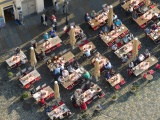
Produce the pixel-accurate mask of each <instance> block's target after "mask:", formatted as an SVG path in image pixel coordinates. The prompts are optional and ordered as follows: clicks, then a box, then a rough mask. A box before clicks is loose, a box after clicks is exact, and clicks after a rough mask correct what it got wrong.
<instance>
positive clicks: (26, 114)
mask: <svg viewBox="0 0 160 120" xmlns="http://www.w3.org/2000/svg"><path fill="white" fill-rule="evenodd" d="M106 2H107V3H108V4H113V5H114V6H115V7H114V12H115V13H116V14H117V15H118V16H119V18H120V19H121V20H122V22H123V23H124V24H125V25H126V26H127V27H128V28H129V30H130V31H131V32H132V33H133V34H134V35H135V36H136V37H138V38H139V39H140V41H141V42H142V49H141V50H140V52H143V51H144V50H145V49H146V48H148V49H149V50H150V51H151V53H152V54H153V55H155V56H156V57H157V58H159V57H160V54H159V49H160V46H156V45H155V44H154V43H153V42H152V41H151V40H150V39H146V38H145V36H144V33H143V30H141V29H140V28H139V27H138V26H137V25H136V24H135V23H134V22H132V21H130V20H129V19H127V18H126V16H125V15H124V13H123V11H121V10H120V7H119V5H118V2H116V0H112V1H111V0H81V1H80V0H72V1H71V3H70V7H69V11H70V13H71V14H70V16H69V17H70V22H73V21H75V22H76V23H77V24H80V27H81V28H82V29H83V30H84V32H85V33H86V34H87V36H88V37H89V40H91V41H92V42H93V43H94V44H95V45H96V47H97V50H98V51H99V52H100V53H101V54H103V55H105V56H106V57H107V58H109V60H110V61H111V63H112V64H113V67H114V69H115V70H116V72H117V73H118V72H120V73H121V74H122V76H123V77H124V78H125V80H126V81H127V83H126V84H125V85H124V86H123V87H122V88H121V90H120V91H119V92H116V91H114V90H113V89H112V88H111V87H110V86H109V85H108V84H107V83H106V82H105V80H104V76H103V73H102V76H101V78H100V80H99V81H98V82H97V83H98V84H99V86H100V87H102V89H103V90H104V91H105V93H106V95H105V97H104V98H102V99H99V100H95V101H94V102H93V103H91V104H90V105H89V106H88V107H89V109H88V110H87V111H86V113H85V114H87V115H88V116H91V115H92V113H93V111H94V110H95V107H96V105H97V104H101V105H102V106H103V110H102V111H101V112H100V114H99V115H97V116H95V117H90V118H88V120H91V119H92V120H159V119H160V114H159V113H160V104H159V103H160V88H159V86H160V80H159V77H160V73H159V71H156V73H155V75H154V79H153V81H152V82H151V84H150V85H147V86H144V85H145V80H144V79H143V78H141V76H139V77H130V76H129V77H128V76H127V74H126V67H127V65H126V64H125V65H121V63H120V60H117V57H116V56H115V55H114V53H113V52H112V51H110V50H109V49H108V48H107V46H106V44H104V42H103V41H102V40H101V39H99V38H98V37H97V33H98V31H99V30H97V31H93V30H91V29H90V28H89V27H88V25H87V24H85V23H84V22H83V21H84V20H83V16H84V14H85V13H86V12H89V11H91V10H92V9H95V10H96V11H98V10H100V9H101V5H102V4H104V3H106ZM154 2H155V3H157V5H159V4H160V2H159V0H154ZM57 16H58V21H60V22H59V23H58V25H59V30H58V31H59V32H58V34H59V35H60V37H61V39H62V40H63V46H61V47H60V48H58V49H56V50H55V51H54V52H55V53H59V52H60V51H62V50H63V49H69V50H70V48H71V47H70V45H69V44H68V37H69V36H68V35H66V34H62V32H61V31H62V29H61V28H62V27H63V26H64V17H63V16H62V15H60V13H57ZM39 17H40V15H31V16H28V17H27V18H26V21H25V25H24V26H16V25H15V24H14V23H12V22H11V23H8V25H7V26H6V27H7V29H4V30H1V31H0V33H2V34H0V40H1V47H0V49H1V53H2V52H3V53H4V51H3V50H5V51H6V50H8V51H7V52H5V53H4V54H1V59H0V120H46V119H47V118H48V117H47V115H46V114H45V113H44V111H43V108H41V107H40V106H39V105H38V104H36V103H34V101H33V100H32V99H30V100H27V101H26V102H28V103H30V105H31V108H30V110H29V111H27V110H24V109H23V108H22V107H23V106H24V105H26V104H25V103H26V102H24V101H20V100H19V98H20V96H21V95H22V94H23V93H24V92H25V90H24V89H22V88H20V86H19V81H18V80H17V79H16V78H13V79H11V80H9V79H8V77H7V73H8V71H12V72H13V73H17V71H18V69H13V70H10V69H8V67H7V65H6V63H5V62H4V60H5V59H6V58H7V55H9V54H10V50H11V49H12V48H14V47H16V46H18V45H21V47H22V50H23V51H24V52H25V54H26V55H27V56H29V46H30V43H29V41H30V40H31V39H33V38H36V39H37V40H40V39H41V37H42V36H41V33H43V32H44V31H46V30H48V28H49V27H44V26H41V25H40V24H39V23H38V22H37V21H38V20H39ZM30 21H33V22H31V23H30ZM50 25H51V24H50ZM12 31H15V32H16V35H14V34H13V33H12ZM7 32H8V33H7ZM9 35H13V36H14V37H13V38H11V36H9ZM37 35H38V36H37ZM4 40H6V41H5V42H4ZM10 40H11V41H10ZM3 42H4V43H3ZM72 52H73V53H74V54H75V55H76V56H77V59H78V61H79V63H81V65H83V66H84V67H85V68H86V69H87V70H89V71H90V72H91V73H92V72H93V66H92V65H91V64H90V61H89V60H84V59H82V58H81V57H79V53H80V50H79V49H78V48H75V49H74V50H72ZM27 66H29V65H25V66H22V67H21V69H22V68H24V67H27ZM153 69H154V68H153ZM37 70H38V72H40V74H41V77H42V79H41V80H40V81H39V82H38V83H35V84H34V86H35V87H36V86H38V85H42V84H43V83H47V85H50V86H51V87H52V88H53V82H54V80H53V76H52V74H51V73H50V72H49V70H48V69H47V67H46V65H44V64H43V63H42V62H39V63H38V65H37ZM132 84H138V85H139V86H140V88H141V89H140V90H139V91H138V92H137V94H136V95H133V94H132V93H131V92H130V89H131V85H132ZM79 87H80V86H77V87H75V88H74V89H73V90H71V91H66V90H65V89H64V88H63V87H62V86H60V91H61V98H62V99H63V100H64V101H65V103H66V105H67V106H68V107H69V109H70V110H71V111H72V112H74V113H76V114H75V115H74V116H73V117H72V118H70V120H78V118H79V116H81V115H82V114H81V113H80V110H79V108H78V109H76V108H73V106H72V104H71V101H70V96H71V95H72V93H73V92H74V90H75V89H76V88H79ZM114 94H117V95H118V96H119V97H118V100H117V101H116V102H112V101H111V96H112V95H114ZM86 119H87V118H86Z"/></svg>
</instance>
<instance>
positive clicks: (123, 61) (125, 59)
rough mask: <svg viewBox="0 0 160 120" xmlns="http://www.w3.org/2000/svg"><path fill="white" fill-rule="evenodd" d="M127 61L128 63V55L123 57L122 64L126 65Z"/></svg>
mask: <svg viewBox="0 0 160 120" xmlns="http://www.w3.org/2000/svg"><path fill="white" fill-rule="evenodd" d="M127 61H128V57H127V55H123V56H122V63H125V62H127Z"/></svg>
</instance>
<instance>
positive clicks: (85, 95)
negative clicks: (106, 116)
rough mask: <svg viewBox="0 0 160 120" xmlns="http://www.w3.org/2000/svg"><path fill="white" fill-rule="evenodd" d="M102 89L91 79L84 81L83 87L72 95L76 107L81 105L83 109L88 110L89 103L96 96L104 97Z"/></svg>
mask: <svg viewBox="0 0 160 120" xmlns="http://www.w3.org/2000/svg"><path fill="white" fill-rule="evenodd" d="M104 95H105V93H104V92H103V91H102V89H101V88H100V87H99V86H98V85H97V84H95V83H93V82H91V81H90V80H88V81H86V82H84V83H83V84H82V86H81V88H78V89H76V90H75V92H74V94H73V95H72V96H71V101H72V104H73V106H74V107H80V109H81V110H82V111H85V110H87V104H90V103H91V102H92V101H93V100H94V99H96V98H102V97H104Z"/></svg>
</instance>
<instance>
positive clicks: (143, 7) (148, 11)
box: [122, 0, 160, 28]
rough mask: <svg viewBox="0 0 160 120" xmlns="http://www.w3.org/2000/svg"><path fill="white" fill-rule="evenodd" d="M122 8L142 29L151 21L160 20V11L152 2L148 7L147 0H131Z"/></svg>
mask: <svg viewBox="0 0 160 120" xmlns="http://www.w3.org/2000/svg"><path fill="white" fill-rule="evenodd" d="M122 8H123V9H124V10H125V11H126V15H127V16H129V15H131V16H132V18H133V20H134V21H135V22H136V23H137V24H138V25H139V26H140V27H141V28H145V27H146V25H148V23H149V22H150V21H156V20H160V10H159V9H158V8H157V6H156V5H155V4H154V3H152V2H150V4H149V5H147V4H146V3H145V0H129V1H125V2H124V3H123V5H122Z"/></svg>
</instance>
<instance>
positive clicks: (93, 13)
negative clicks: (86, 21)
mask: <svg viewBox="0 0 160 120" xmlns="http://www.w3.org/2000/svg"><path fill="white" fill-rule="evenodd" d="M96 15H97V14H96V12H95V11H94V10H92V11H91V18H92V19H94V18H95V17H96Z"/></svg>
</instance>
